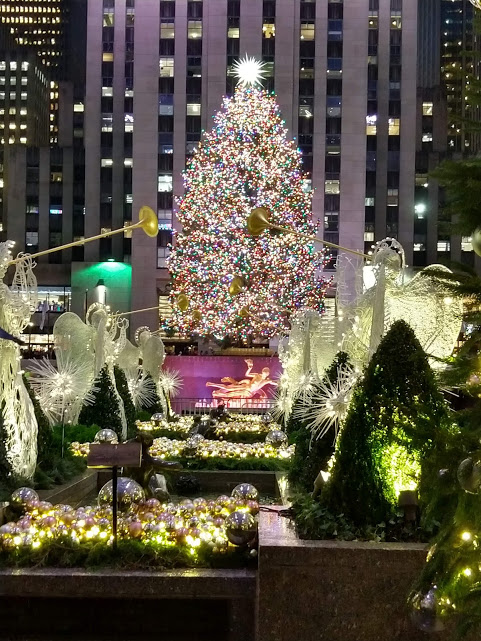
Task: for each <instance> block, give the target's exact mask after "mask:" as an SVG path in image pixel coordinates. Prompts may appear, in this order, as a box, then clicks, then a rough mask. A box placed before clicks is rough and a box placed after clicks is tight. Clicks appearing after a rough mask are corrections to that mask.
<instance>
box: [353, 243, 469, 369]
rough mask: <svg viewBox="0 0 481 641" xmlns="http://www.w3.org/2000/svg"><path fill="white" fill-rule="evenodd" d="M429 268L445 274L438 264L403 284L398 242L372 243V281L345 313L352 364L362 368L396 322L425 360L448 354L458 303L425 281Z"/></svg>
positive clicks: (453, 340)
mask: <svg viewBox="0 0 481 641" xmlns="http://www.w3.org/2000/svg"><path fill="white" fill-rule="evenodd" d="M430 270H436V271H437V272H439V271H440V270H445V271H446V272H447V273H449V272H450V270H449V269H447V268H446V267H444V266H442V265H432V266H429V267H425V268H424V269H423V270H421V272H419V273H418V274H416V275H415V276H414V277H413V278H412V279H411V280H410V281H407V277H406V266H405V261H404V250H403V248H402V246H401V244H400V243H399V242H398V241H397V240H395V239H394V238H386V239H384V240H382V241H380V242H378V243H377V245H376V247H375V250H374V252H373V272H374V277H375V282H374V284H373V285H372V286H371V287H369V288H368V289H367V290H366V291H365V292H364V293H363V294H361V296H359V297H358V300H357V301H355V302H354V303H353V304H352V305H351V306H347V310H346V312H347V313H346V312H345V317H347V318H348V321H349V323H350V326H349V327H348V328H347V330H346V333H345V337H344V341H343V345H342V349H343V350H344V351H346V352H347V353H348V354H349V356H350V357H351V361H352V362H353V363H354V364H357V365H358V366H363V365H365V364H366V363H367V362H368V361H369V359H370V358H371V356H372V355H373V353H374V352H375V351H376V349H377V347H378V345H379V342H380V341H381V339H382V337H383V336H384V334H385V333H386V332H387V330H388V329H389V328H390V326H391V325H392V323H394V322H395V321H396V320H400V319H403V320H405V321H406V322H407V323H408V324H409V325H410V326H411V327H412V329H413V330H414V333H415V334H416V337H417V338H418V340H419V342H420V343H421V346H422V347H423V349H424V350H425V351H426V352H427V354H428V355H429V356H432V357H434V358H435V359H439V358H446V357H448V356H450V355H451V353H452V351H453V349H454V347H455V345H456V341H457V338H458V336H459V332H460V331H461V323H462V311H463V310H462V302H461V301H459V300H457V299H453V298H451V297H450V295H449V292H448V290H447V289H445V288H444V286H443V284H442V282H441V281H440V280H439V279H438V280H436V281H434V280H433V279H430V278H427V277H426V273H429V271H430Z"/></svg>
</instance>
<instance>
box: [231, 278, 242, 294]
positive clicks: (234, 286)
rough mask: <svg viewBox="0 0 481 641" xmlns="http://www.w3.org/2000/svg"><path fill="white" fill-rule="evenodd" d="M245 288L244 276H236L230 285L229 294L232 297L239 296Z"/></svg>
mask: <svg viewBox="0 0 481 641" xmlns="http://www.w3.org/2000/svg"><path fill="white" fill-rule="evenodd" d="M244 287H245V281H244V279H243V278H242V276H234V278H233V279H232V280H231V282H230V285H229V294H230V295H231V296H237V294H240V293H241V291H242V290H243V289H244Z"/></svg>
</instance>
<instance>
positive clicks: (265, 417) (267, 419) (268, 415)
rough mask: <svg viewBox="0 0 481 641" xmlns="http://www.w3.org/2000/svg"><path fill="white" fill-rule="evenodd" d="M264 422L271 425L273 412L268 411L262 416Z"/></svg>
mask: <svg viewBox="0 0 481 641" xmlns="http://www.w3.org/2000/svg"><path fill="white" fill-rule="evenodd" d="M262 422H263V423H264V424H265V425H269V423H272V414H271V413H270V412H266V413H265V414H264V415H263V416H262Z"/></svg>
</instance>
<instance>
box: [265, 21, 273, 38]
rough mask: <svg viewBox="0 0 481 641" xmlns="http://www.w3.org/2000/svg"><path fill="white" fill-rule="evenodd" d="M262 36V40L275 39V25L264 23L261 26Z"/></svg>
mask: <svg viewBox="0 0 481 641" xmlns="http://www.w3.org/2000/svg"><path fill="white" fill-rule="evenodd" d="M262 36H263V37H264V38H275V37H276V25H275V24H272V23H270V22H269V23H264V24H263V25H262Z"/></svg>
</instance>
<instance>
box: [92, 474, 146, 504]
mask: <svg viewBox="0 0 481 641" xmlns="http://www.w3.org/2000/svg"><path fill="white" fill-rule="evenodd" d="M112 499H113V484H112V481H108V482H107V483H106V484H105V485H104V486H103V488H102V489H101V490H100V492H99V495H98V499H97V500H98V504H99V506H100V507H104V506H107V505H112ZM144 499H145V492H144V490H143V489H142V486H141V485H139V484H138V483H137V481H134V480H132V479H130V478H128V477H127V476H121V477H119V478H118V479H117V501H118V506H119V510H121V511H122V512H126V511H127V510H129V508H130V507H131V506H132V505H133V504H134V503H140V501H143V500H144Z"/></svg>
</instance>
